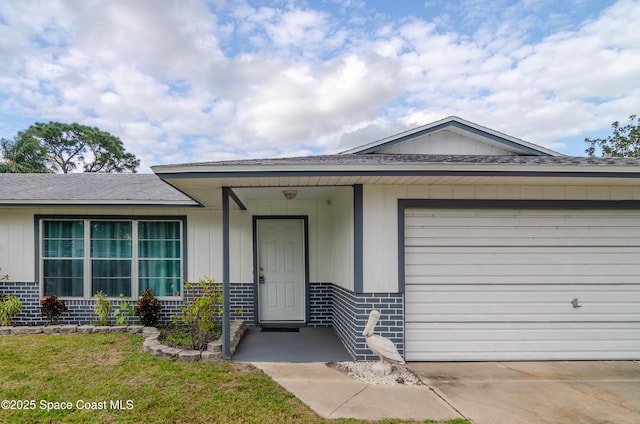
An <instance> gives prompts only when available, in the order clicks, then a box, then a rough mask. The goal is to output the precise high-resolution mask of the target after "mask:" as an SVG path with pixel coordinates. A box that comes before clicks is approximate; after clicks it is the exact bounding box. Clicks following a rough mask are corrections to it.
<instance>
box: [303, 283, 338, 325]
mask: <svg viewBox="0 0 640 424" xmlns="http://www.w3.org/2000/svg"><path fill="white" fill-rule="evenodd" d="M307 325H308V326H309V327H331V325H333V284H331V283H311V284H309V322H308V323H307Z"/></svg>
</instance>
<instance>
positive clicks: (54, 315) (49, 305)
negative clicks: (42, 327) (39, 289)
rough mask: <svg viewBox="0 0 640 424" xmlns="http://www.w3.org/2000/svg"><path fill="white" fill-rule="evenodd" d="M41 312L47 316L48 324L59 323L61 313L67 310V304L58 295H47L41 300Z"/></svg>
mask: <svg viewBox="0 0 640 424" xmlns="http://www.w3.org/2000/svg"><path fill="white" fill-rule="evenodd" d="M40 306H41V307H40V312H41V313H42V316H43V317H46V318H47V324H57V323H58V318H59V317H60V315H62V314H63V313H65V312H66V311H67V305H65V304H64V302H63V301H62V300H58V296H56V295H55V294H54V295H51V296H47V297H45V298H44V299H42V300H41V301H40Z"/></svg>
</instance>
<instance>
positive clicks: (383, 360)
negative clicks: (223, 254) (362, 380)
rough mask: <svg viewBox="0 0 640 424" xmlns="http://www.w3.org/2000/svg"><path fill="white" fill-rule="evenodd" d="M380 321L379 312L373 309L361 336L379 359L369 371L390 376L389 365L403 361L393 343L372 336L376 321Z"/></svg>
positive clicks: (402, 362)
mask: <svg viewBox="0 0 640 424" xmlns="http://www.w3.org/2000/svg"><path fill="white" fill-rule="evenodd" d="M379 319H380V312H378V311H377V310H375V309H372V310H371V313H370V314H369V321H367V325H366V326H365V327H364V331H363V332H362V335H363V336H365V337H366V341H367V346H369V349H371V351H372V352H373V353H375V354H376V355H378V356H379V357H380V362H378V363H376V364H373V366H372V367H371V370H372V371H373V372H375V373H376V374H379V375H388V374H391V364H400V365H402V364H404V359H402V356H400V353H398V349H397V348H396V345H394V344H393V342H392V341H391V340H389V339H387V338H386V337H382V336H378V335H377V334H373V329H374V328H375V326H376V324H377V323H378V320H379Z"/></svg>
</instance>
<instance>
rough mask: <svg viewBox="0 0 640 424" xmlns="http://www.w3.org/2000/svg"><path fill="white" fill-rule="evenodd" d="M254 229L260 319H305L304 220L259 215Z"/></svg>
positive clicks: (271, 320) (269, 320) (282, 320)
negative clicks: (256, 247) (268, 217)
mask: <svg viewBox="0 0 640 424" xmlns="http://www.w3.org/2000/svg"><path fill="white" fill-rule="evenodd" d="M257 233H258V234H257V243H258V249H257V253H258V261H257V264H258V272H259V281H258V298H259V301H258V302H259V313H260V322H292V321H293V322H295V321H297V322H304V320H305V275H306V272H305V258H304V221H303V220H302V219H259V220H258V221H257Z"/></svg>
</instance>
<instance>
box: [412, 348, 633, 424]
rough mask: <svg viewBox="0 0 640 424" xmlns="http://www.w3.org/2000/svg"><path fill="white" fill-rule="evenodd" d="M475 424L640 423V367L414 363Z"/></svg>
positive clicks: (625, 363)
mask: <svg viewBox="0 0 640 424" xmlns="http://www.w3.org/2000/svg"><path fill="white" fill-rule="evenodd" d="M408 367H409V369H411V371H413V372H414V373H415V374H416V375H418V377H420V379H421V380H422V381H423V382H424V383H425V384H426V385H428V386H429V387H430V388H431V389H432V390H433V391H434V392H435V393H436V394H437V395H438V396H440V397H441V398H442V399H443V400H444V401H445V402H446V403H447V404H449V405H450V406H451V407H452V408H453V409H455V410H456V411H458V413H459V414H460V415H462V416H464V417H466V418H468V419H469V420H471V421H472V422H473V423H474V424H484V423H486V424H496V423H536V424H540V423H554V424H556V423H599V424H600V423H616V424H622V423H640V362H638V361H597V362H595V361H569V362H457V363H439V362H429V363H417V362H414V363H409V364H408Z"/></svg>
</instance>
